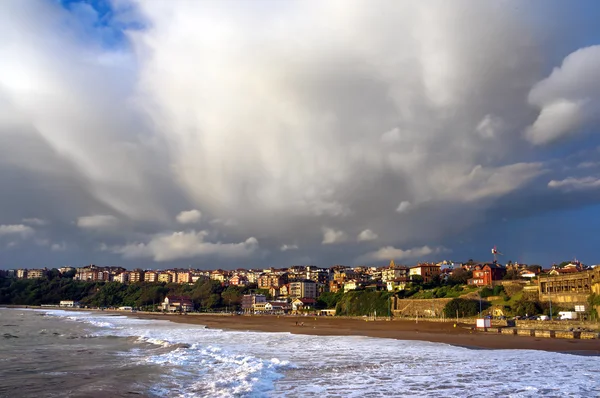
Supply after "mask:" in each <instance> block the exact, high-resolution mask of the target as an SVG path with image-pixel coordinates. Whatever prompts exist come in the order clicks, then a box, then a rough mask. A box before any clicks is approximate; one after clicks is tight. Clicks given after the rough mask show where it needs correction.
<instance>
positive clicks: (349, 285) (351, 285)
mask: <svg viewBox="0 0 600 398" xmlns="http://www.w3.org/2000/svg"><path fill="white" fill-rule="evenodd" d="M360 286H361V283H360V282H358V281H357V280H351V281H348V282H346V283H344V293H347V292H349V291H351V290H356V289H358V288H359V287H360Z"/></svg>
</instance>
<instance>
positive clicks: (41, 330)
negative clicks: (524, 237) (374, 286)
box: [0, 308, 600, 398]
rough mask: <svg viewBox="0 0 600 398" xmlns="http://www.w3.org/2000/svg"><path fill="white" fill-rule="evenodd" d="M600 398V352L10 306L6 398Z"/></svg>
mask: <svg viewBox="0 0 600 398" xmlns="http://www.w3.org/2000/svg"><path fill="white" fill-rule="evenodd" d="M482 396H483V397H539V396H547V397H600V359H599V358H598V357H592V356H580V355H572V354H561V353H553V352H545V351H536V350H473V349H468V348H464V347H456V346H452V345H447V344H439V343H429V342H420V341H401V340H393V339H380V338H371V337H352V336H340V337H336V336H306V335H295V334H289V333H264V332H242V331H225V330H218V329H208V328H204V327H202V326H197V325H185V324H180V323H172V322H169V321H166V320H146V319H136V318H132V317H126V316H122V315H114V314H107V313H102V312H86V311H62V310H54V309H50V310H45V309H42V310H31V309H30V310H28V309H15V308H10V309H1V308H0V397H10V398H13V397H82V398H83V397H86V398H87V397H190V398H191V397H361V398H362V397H482Z"/></svg>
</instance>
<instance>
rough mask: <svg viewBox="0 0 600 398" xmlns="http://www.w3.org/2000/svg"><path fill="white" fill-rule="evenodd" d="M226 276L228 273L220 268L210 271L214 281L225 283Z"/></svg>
mask: <svg viewBox="0 0 600 398" xmlns="http://www.w3.org/2000/svg"><path fill="white" fill-rule="evenodd" d="M226 278H227V273H226V272H225V271H223V270H220V269H218V270H216V271H213V272H211V273H210V279H212V280H213V281H217V282H221V283H223V282H225V279H226Z"/></svg>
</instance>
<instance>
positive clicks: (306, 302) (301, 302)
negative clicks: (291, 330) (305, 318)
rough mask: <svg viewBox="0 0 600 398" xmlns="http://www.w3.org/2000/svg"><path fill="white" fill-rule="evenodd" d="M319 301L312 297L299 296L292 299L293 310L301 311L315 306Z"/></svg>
mask: <svg viewBox="0 0 600 398" xmlns="http://www.w3.org/2000/svg"><path fill="white" fill-rule="evenodd" d="M316 303H317V301H316V300H315V299H311V298H297V299H294V300H293V301H292V310H293V311H300V310H306V309H311V308H315V304H316Z"/></svg>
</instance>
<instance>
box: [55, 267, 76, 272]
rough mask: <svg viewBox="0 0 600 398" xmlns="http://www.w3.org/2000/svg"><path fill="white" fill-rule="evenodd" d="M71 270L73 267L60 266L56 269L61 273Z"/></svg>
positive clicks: (73, 269)
mask: <svg viewBox="0 0 600 398" xmlns="http://www.w3.org/2000/svg"><path fill="white" fill-rule="evenodd" d="M71 271H75V268H74V267H68V266H67V267H60V268H59V269H58V272H60V273H61V274H66V273H67V272H71Z"/></svg>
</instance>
